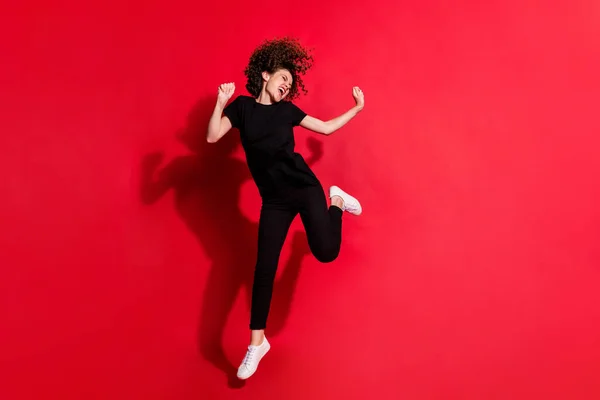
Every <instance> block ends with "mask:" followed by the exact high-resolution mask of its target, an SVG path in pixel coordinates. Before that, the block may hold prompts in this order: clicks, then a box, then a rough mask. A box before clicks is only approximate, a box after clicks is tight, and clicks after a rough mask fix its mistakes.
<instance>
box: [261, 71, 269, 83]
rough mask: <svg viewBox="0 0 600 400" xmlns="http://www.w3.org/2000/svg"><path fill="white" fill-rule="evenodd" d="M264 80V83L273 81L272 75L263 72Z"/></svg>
mask: <svg viewBox="0 0 600 400" xmlns="http://www.w3.org/2000/svg"><path fill="white" fill-rule="evenodd" d="M262 78H263V81H265V82H268V81H269V79H271V74H269V73H268V72H267V71H263V73H262Z"/></svg>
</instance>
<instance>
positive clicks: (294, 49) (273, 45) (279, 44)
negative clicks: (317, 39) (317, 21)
mask: <svg viewBox="0 0 600 400" xmlns="http://www.w3.org/2000/svg"><path fill="white" fill-rule="evenodd" d="M312 63H313V57H312V55H311V54H310V50H309V49H306V48H304V47H303V46H302V45H301V44H300V42H299V41H298V39H295V38H291V37H283V38H275V39H271V40H265V41H264V42H263V43H261V44H260V45H259V46H258V47H257V48H256V49H255V50H254V52H253V53H252V55H251V56H250V61H249V62H248V65H247V66H246V69H245V70H244V74H245V75H246V78H248V81H247V83H246V89H247V90H248V92H249V93H250V94H251V95H252V96H254V97H255V98H256V97H258V96H259V95H260V92H261V91H262V85H263V80H262V73H263V72H265V71H266V72H268V73H270V74H272V73H274V72H275V71H277V70H278V69H282V68H283V69H287V70H288V71H290V74H291V75H292V79H293V82H292V87H291V88H290V92H289V93H288V95H287V97H286V100H288V101H291V100H294V99H295V98H297V97H298V96H299V89H300V90H302V92H303V93H304V94H306V93H308V91H307V90H306V88H305V87H304V82H303V81H302V75H304V74H305V73H306V71H308V70H309V69H310V67H312Z"/></svg>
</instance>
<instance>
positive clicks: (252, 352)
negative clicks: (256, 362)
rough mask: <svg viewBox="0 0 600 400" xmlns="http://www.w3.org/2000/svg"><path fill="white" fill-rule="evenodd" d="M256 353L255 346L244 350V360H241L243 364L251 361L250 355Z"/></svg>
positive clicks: (252, 355)
mask: <svg viewBox="0 0 600 400" xmlns="http://www.w3.org/2000/svg"><path fill="white" fill-rule="evenodd" d="M255 353H256V347H248V351H247V352H246V356H245V357H244V361H242V364H244V365H248V364H250V363H251V362H252V357H254V354H255Z"/></svg>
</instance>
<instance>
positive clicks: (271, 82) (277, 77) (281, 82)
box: [263, 69, 292, 103]
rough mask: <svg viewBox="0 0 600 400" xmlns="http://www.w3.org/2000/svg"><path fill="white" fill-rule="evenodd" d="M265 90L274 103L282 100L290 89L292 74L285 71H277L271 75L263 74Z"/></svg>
mask: <svg viewBox="0 0 600 400" xmlns="http://www.w3.org/2000/svg"><path fill="white" fill-rule="evenodd" d="M263 79H264V80H265V81H266V85H265V90H266V92H267V94H268V95H269V96H270V97H271V100H272V101H273V102H275V103H277V102H279V101H281V100H283V99H285V98H286V96H287V95H288V94H289V93H290V89H291V88H292V74H291V73H290V71H288V70H287V69H279V70H277V71H275V72H274V73H272V74H269V73H268V72H263Z"/></svg>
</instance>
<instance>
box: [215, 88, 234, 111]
mask: <svg viewBox="0 0 600 400" xmlns="http://www.w3.org/2000/svg"><path fill="white" fill-rule="evenodd" d="M233 92H235V83H233V82H230V83H223V84H221V85H220V86H219V96H218V97H217V101H218V103H219V105H220V106H221V107H222V108H225V105H227V102H228V101H229V99H230V98H231V96H233Z"/></svg>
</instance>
